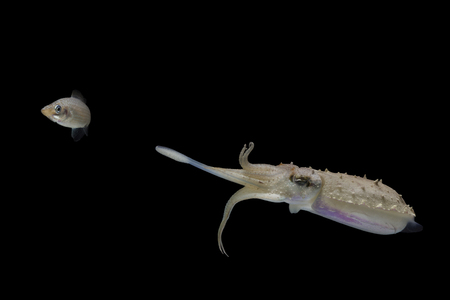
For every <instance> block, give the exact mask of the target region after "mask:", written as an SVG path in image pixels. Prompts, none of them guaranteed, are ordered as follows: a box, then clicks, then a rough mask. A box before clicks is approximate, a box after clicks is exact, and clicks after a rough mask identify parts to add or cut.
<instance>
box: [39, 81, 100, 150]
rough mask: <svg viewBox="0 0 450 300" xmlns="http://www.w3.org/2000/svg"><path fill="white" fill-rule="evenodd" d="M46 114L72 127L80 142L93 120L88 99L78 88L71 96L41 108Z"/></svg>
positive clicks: (73, 133) (73, 134) (54, 120)
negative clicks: (87, 103)
mask: <svg viewBox="0 0 450 300" xmlns="http://www.w3.org/2000/svg"><path fill="white" fill-rule="evenodd" d="M41 112H42V114H43V115H44V116H46V117H47V118H49V119H50V120H51V121H53V122H55V123H57V124H59V125H61V126H64V127H69V128H72V138H73V139H74V141H75V142H78V141H79V140H80V139H81V138H82V137H83V136H84V135H85V134H86V136H87V135H88V127H89V123H90V122H91V111H90V110H89V107H88V106H87V105H86V99H85V98H84V97H83V95H81V93H80V92H79V91H77V90H73V91H72V95H71V96H70V97H69V98H61V99H59V100H56V101H55V102H53V103H51V104H49V105H47V106H45V107H44V108H43V109H41Z"/></svg>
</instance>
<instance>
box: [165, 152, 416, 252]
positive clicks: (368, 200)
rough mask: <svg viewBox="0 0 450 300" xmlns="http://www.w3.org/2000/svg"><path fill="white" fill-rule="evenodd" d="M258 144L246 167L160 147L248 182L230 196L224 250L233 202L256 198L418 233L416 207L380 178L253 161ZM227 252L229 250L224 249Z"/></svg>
mask: <svg viewBox="0 0 450 300" xmlns="http://www.w3.org/2000/svg"><path fill="white" fill-rule="evenodd" d="M253 147H254V145H253V143H250V148H249V149H248V151H246V147H245V146H244V148H243V149H242V151H241V154H240V156H239V162H240V164H241V166H242V170H235V169H222V168H215V167H209V166H206V165H204V164H202V163H199V162H197V161H195V160H193V159H191V158H189V157H187V156H185V155H183V154H181V153H179V152H176V151H174V150H172V149H169V148H166V147H160V146H158V147H156V151H158V152H159V153H161V154H163V155H165V156H167V157H170V158H172V159H174V160H176V161H179V162H183V163H188V164H191V165H193V166H195V167H197V168H200V169H202V170H204V171H206V172H209V173H211V174H213V175H216V176H219V177H221V178H224V179H227V180H230V181H233V182H235V183H238V184H241V185H244V187H243V188H242V189H240V190H238V191H237V192H236V193H235V194H234V195H233V196H232V197H231V198H230V200H229V201H228V203H227V204H226V206H225V212H224V216H223V218H222V222H221V224H220V227H219V232H218V243H219V248H220V251H221V252H222V253H225V250H224V248H223V244H222V240H221V236H222V231H223V229H224V228H225V224H226V222H227V220H228V218H229V216H230V213H231V210H232V208H233V206H234V205H235V204H236V203H238V202H240V201H243V200H246V199H251V198H257V199H262V200H266V201H271V202H286V203H288V204H289V210H290V212H291V213H297V212H298V211H300V210H306V211H309V212H311V213H314V214H317V215H320V216H322V217H325V218H328V219H331V220H333V221H336V222H339V223H342V224H345V225H348V226H351V227H354V228H357V229H360V230H364V231H367V232H371V233H376V234H394V233H397V232H400V231H403V230H405V231H407V232H416V231H420V230H421V229H422V226H421V225H419V224H417V223H416V222H414V217H415V214H414V211H413V210H412V208H411V207H409V206H408V205H406V203H405V201H404V200H403V198H402V197H401V195H399V194H398V193H397V192H395V191H394V190H393V189H392V188H390V187H388V186H387V185H384V184H383V183H382V182H381V180H375V181H372V180H369V179H367V178H366V177H365V176H364V177H363V178H361V177H357V176H351V175H347V174H340V173H332V172H329V171H328V170H326V171H320V170H313V169H311V168H299V167H297V166H295V165H293V164H292V163H291V164H280V165H278V166H272V165H267V164H250V163H249V162H248V155H249V154H250V152H251V151H252V149H253ZM225 254H226V253H225Z"/></svg>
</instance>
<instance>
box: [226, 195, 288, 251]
mask: <svg viewBox="0 0 450 300" xmlns="http://www.w3.org/2000/svg"><path fill="white" fill-rule="evenodd" d="M255 198H256V199H262V200H266V201H270V202H278V203H281V202H283V200H284V199H283V198H282V197H280V196H279V195H277V194H271V193H264V192H259V191H258V190H257V189H255V188H253V187H243V188H242V189H240V190H239V191H237V192H236V193H234V195H233V196H231V198H230V200H228V202H227V204H226V205H225V211H224V213H223V218H222V222H221V223H220V226H219V231H218V233H217V241H218V243H219V249H220V252H222V254H225V255H226V256H228V254H227V253H226V252H225V248H224V247H223V243H222V232H223V229H224V228H225V225H226V223H227V221H228V218H229V217H230V214H231V210H232V209H233V207H234V205H235V204H236V203H238V202H241V201H243V200H247V199H255Z"/></svg>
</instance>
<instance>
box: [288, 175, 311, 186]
mask: <svg viewBox="0 0 450 300" xmlns="http://www.w3.org/2000/svg"><path fill="white" fill-rule="evenodd" d="M291 181H292V182H294V183H296V184H298V185H301V186H306V187H309V186H310V185H311V181H310V178H309V177H306V176H300V177H296V176H294V175H292V176H291Z"/></svg>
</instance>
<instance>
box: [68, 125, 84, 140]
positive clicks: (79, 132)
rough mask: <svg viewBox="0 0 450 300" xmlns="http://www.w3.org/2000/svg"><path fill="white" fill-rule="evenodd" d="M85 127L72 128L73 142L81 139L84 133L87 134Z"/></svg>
mask: <svg viewBox="0 0 450 300" xmlns="http://www.w3.org/2000/svg"><path fill="white" fill-rule="evenodd" d="M85 129H86V127H85V128H72V138H73V140H74V141H75V142H78V141H79V140H81V138H82V137H83V136H84V134H86V135H87V130H86V131H85Z"/></svg>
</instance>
